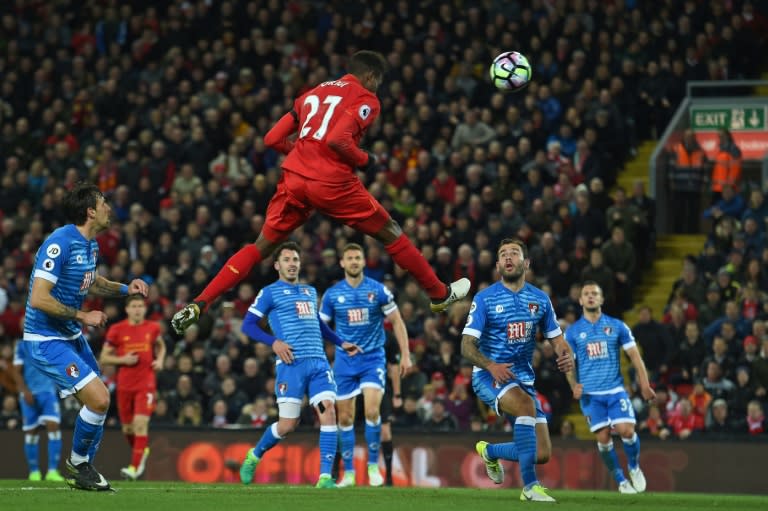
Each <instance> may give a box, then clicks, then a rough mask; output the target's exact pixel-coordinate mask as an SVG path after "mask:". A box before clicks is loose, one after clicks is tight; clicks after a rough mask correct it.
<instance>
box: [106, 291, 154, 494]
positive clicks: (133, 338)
mask: <svg viewBox="0 0 768 511" xmlns="http://www.w3.org/2000/svg"><path fill="white" fill-rule="evenodd" d="M125 312H126V314H127V315H128V317H127V319H124V320H123V321H119V322H117V323H115V324H114V325H112V326H111V327H110V329H109V331H108V332H107V338H106V342H105V343H104V348H103V349H102V350H101V356H100V357H99V362H100V363H102V364H114V365H116V366H118V372H117V412H118V415H119V416H120V423H121V424H122V425H123V434H124V435H125V438H126V439H128V444H129V445H130V446H131V463H130V465H128V466H127V467H124V468H122V469H121V470H120V473H121V474H122V476H123V477H124V478H126V479H129V480H136V479H138V478H139V477H141V476H142V475H143V474H144V469H145V467H146V461H147V456H149V447H147V444H148V437H147V434H148V431H149V417H150V416H151V415H152V411H153V410H154V409H155V400H156V389H157V385H156V382H155V371H159V370H160V369H162V368H163V361H164V359H165V343H164V342H163V338H162V337H161V336H160V325H158V324H157V323H156V322H154V321H147V320H146V319H145V316H146V314H147V306H146V304H145V302H144V297H143V296H141V295H131V296H129V297H128V298H127V300H126V304H125Z"/></svg>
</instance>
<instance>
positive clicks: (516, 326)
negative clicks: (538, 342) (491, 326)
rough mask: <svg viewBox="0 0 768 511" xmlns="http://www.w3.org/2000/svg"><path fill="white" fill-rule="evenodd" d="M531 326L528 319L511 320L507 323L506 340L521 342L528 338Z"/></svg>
mask: <svg viewBox="0 0 768 511" xmlns="http://www.w3.org/2000/svg"><path fill="white" fill-rule="evenodd" d="M532 328H533V323H531V322H530V321H513V322H511V323H507V342H508V343H514V342H521V341H525V340H527V339H528V334H530V332H531V330H532Z"/></svg>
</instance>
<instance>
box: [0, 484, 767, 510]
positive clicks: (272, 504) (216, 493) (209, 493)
mask: <svg viewBox="0 0 768 511" xmlns="http://www.w3.org/2000/svg"><path fill="white" fill-rule="evenodd" d="M115 487H116V489H117V492H116V493H92V492H84V491H77V490H70V489H69V488H68V487H66V486H63V483H62V484H54V483H30V482H29V481H22V480H2V481H0V503H2V505H0V507H1V508H2V509H4V510H5V509H7V510H9V511H10V510H14V511H26V510H30V511H40V510H45V509H51V510H56V511H67V510H73V511H112V510H134V509H136V510H156V509H159V510H162V511H196V510H200V511H219V510H226V511H235V510H240V509H248V510H249V511H272V510H276V511H277V510H279V511H294V510H296V511H301V510H304V509H306V510H308V511H378V510H381V511H385V510H386V511H392V510H394V511H427V510H431V509H435V510H439V511H474V510H482V509H491V510H498V509H509V508H511V507H513V506H514V507H520V508H522V507H528V506H536V507H546V504H543V503H542V504H534V503H527V502H520V501H519V500H518V498H519V496H520V491H519V490H516V489H512V490H509V489H502V490H482V489H471V488H442V489H423V488H365V487H362V488H344V489H336V490H318V489H315V488H312V487H308V486H263V485H252V486H248V487H244V486H241V485H235V484H231V485H220V484H219V485H193V484H186V483H177V482H173V483H167V482H155V481H145V482H137V483H124V482H117V483H115ZM551 494H552V495H553V496H554V497H555V498H557V499H558V504H559V506H558V508H557V509H558V510H566V509H569V510H570V509H574V510H584V511H601V510H623V511H627V510H628V509H635V510H638V511H639V510H653V511H666V510H669V511H687V510H690V511H702V510H707V509H717V510H718V511H729V510H734V511H736V510H738V511H750V510H756V511H757V510H764V509H766V507H765V506H766V498H765V497H764V496H756V495H720V494H690V493H646V494H643V495H620V494H619V493H618V492H594V491H565V490H553V491H552V492H551Z"/></svg>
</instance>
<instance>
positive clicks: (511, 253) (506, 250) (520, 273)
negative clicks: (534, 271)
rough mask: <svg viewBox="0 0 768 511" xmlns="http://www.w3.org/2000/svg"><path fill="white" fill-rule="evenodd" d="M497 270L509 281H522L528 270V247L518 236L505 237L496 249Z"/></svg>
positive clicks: (505, 280)
mask: <svg viewBox="0 0 768 511" xmlns="http://www.w3.org/2000/svg"><path fill="white" fill-rule="evenodd" d="M496 257H497V260H496V270H498V272H499V275H501V279H502V280H503V281H504V282H508V283H522V281H523V280H524V279H525V272H526V271H527V270H528V265H529V264H530V261H529V260H528V247H526V246H525V243H523V241H522V240H519V239H517V238H505V239H503V240H501V243H499V249H498V250H497V251H496Z"/></svg>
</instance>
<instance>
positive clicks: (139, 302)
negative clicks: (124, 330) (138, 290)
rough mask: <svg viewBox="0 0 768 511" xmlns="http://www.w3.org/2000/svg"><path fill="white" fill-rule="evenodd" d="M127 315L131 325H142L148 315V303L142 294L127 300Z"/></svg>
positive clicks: (131, 296)
mask: <svg viewBox="0 0 768 511" xmlns="http://www.w3.org/2000/svg"><path fill="white" fill-rule="evenodd" d="M125 313H126V314H127V315H128V321H130V322H131V323H141V322H142V321H144V317H145V316H146V315H147V303H146V302H145V301H144V297H143V296H141V295H140V294H135V295H130V296H129V297H128V298H126V299H125Z"/></svg>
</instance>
